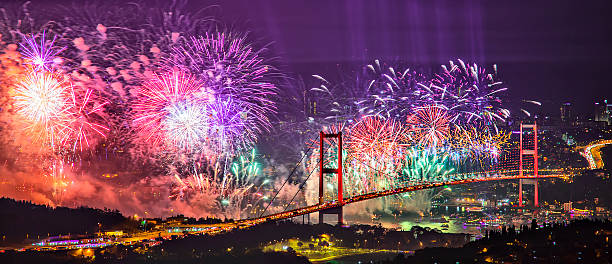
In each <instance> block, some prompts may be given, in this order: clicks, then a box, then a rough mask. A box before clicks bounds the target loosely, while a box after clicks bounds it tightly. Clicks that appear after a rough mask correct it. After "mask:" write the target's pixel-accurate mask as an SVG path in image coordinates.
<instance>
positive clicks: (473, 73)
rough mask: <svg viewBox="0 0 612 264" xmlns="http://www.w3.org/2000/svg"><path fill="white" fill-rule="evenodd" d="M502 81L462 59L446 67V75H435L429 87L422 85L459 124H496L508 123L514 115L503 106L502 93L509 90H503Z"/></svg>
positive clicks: (444, 70) (443, 66)
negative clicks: (480, 122) (498, 121)
mask: <svg viewBox="0 0 612 264" xmlns="http://www.w3.org/2000/svg"><path fill="white" fill-rule="evenodd" d="M501 84H502V82H500V81H497V80H496V76H495V74H493V73H487V72H486V70H485V68H483V67H480V66H478V65H477V64H473V65H468V66H466V64H465V63H464V62H463V61H462V60H459V65H457V64H455V63H454V62H453V61H451V62H450V64H449V65H448V66H446V65H442V72H441V73H438V74H436V75H435V77H434V78H433V79H432V80H431V82H430V84H429V85H428V86H426V85H424V84H421V86H422V87H423V88H424V89H426V90H428V91H429V92H430V95H428V97H429V98H430V99H431V100H432V101H433V102H434V103H436V104H437V105H441V106H443V107H445V108H446V109H447V110H448V111H449V112H450V113H451V114H452V115H453V116H454V119H452V121H453V122H455V123H457V122H458V123H471V122H478V121H486V122H493V121H494V120H501V121H503V120H505V118H507V117H508V116H509V115H510V112H509V111H508V110H507V109H505V108H503V107H502V101H501V98H500V94H501V93H502V92H504V91H506V90H507V88H503V87H502V88H499V87H500V85H501Z"/></svg>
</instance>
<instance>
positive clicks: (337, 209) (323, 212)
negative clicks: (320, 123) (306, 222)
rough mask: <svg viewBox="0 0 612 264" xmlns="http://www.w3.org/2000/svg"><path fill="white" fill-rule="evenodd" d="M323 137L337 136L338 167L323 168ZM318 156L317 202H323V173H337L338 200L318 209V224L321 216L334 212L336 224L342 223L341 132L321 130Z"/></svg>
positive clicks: (321, 220)
mask: <svg viewBox="0 0 612 264" xmlns="http://www.w3.org/2000/svg"><path fill="white" fill-rule="evenodd" d="M325 138H337V139H338V152H337V153H338V167H337V168H325V166H324V164H323V159H324V156H325V148H324V144H325ZM319 158H320V162H319V166H320V167H319V204H320V205H321V204H323V195H324V188H323V174H326V173H335V174H337V175H338V177H337V179H338V202H337V204H338V205H339V206H337V207H333V208H329V209H326V210H321V211H319V224H322V223H323V222H324V221H323V216H324V215H326V214H335V215H337V216H338V224H342V223H343V222H344V221H343V216H342V205H343V204H344V201H343V197H342V132H338V133H337V134H326V133H323V131H321V133H320V144H319Z"/></svg>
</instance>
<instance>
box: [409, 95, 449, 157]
mask: <svg viewBox="0 0 612 264" xmlns="http://www.w3.org/2000/svg"><path fill="white" fill-rule="evenodd" d="M407 124H408V126H410V130H411V132H412V133H413V135H414V136H415V138H416V141H418V142H419V144H421V145H423V146H427V147H438V146H441V145H443V144H444V141H445V140H446V139H447V138H448V136H449V124H450V118H449V115H448V113H447V111H446V110H444V109H442V108H441V107H439V106H435V105H430V106H426V107H423V108H419V109H417V110H416V111H415V113H414V114H412V115H410V116H408V120H407Z"/></svg>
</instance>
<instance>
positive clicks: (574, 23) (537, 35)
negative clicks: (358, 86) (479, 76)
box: [202, 0, 612, 112]
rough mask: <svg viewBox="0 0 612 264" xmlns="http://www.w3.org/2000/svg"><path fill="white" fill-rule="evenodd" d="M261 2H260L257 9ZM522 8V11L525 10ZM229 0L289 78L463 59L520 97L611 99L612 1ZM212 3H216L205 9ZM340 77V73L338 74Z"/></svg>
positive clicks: (552, 103)
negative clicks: (494, 71)
mask: <svg viewBox="0 0 612 264" xmlns="http://www.w3.org/2000/svg"><path fill="white" fill-rule="evenodd" d="M255 2H256V3H255ZM519 2H520V3H519ZM527 2H528V3H526V2H525V1H456V0H452V1H439V0H438V1H361V0H345V1H312V0H311V1H286V0H277V1H276V0H275V1H248V0H244V1H235V0H232V1H227V0H224V1H220V2H218V5H219V14H220V16H221V20H222V21H223V22H225V23H228V21H232V23H234V24H235V25H239V26H241V25H242V26H244V25H246V27H247V28H249V29H250V30H251V31H253V32H254V33H255V34H257V35H258V36H260V37H261V38H262V39H264V40H269V41H271V42H273V46H272V47H273V49H274V50H275V52H276V53H277V55H278V56H279V60H280V61H281V62H282V64H283V65H285V66H286V70H288V71H290V72H293V73H294V74H300V75H303V76H304V77H305V78H307V77H308V76H309V75H310V74H315V73H316V74H325V73H326V72H329V71H334V69H333V65H335V64H337V63H346V62H370V61H371V60H373V59H376V58H379V59H382V60H388V61H389V60H390V61H406V62H409V63H411V64H414V65H415V66H424V65H426V67H429V68H434V69H436V70H437V68H438V67H439V66H438V65H440V64H442V63H447V62H448V60H451V59H457V58H461V59H464V60H465V61H475V62H478V63H484V64H487V65H490V64H492V63H496V64H498V67H499V71H500V77H501V78H502V80H504V82H505V83H506V85H507V86H508V87H509V88H511V92H510V97H511V98H514V99H518V98H525V99H537V100H541V101H542V102H543V103H545V106H547V108H548V109H551V110H554V109H558V104H559V103H560V102H561V101H571V102H574V103H575V104H577V105H578V106H579V108H580V109H581V110H582V111H585V112H586V111H587V110H590V108H591V107H590V106H591V105H592V104H593V103H594V102H595V100H601V99H605V98H612V87H611V85H610V84H609V82H608V76H609V75H610V73H609V70H608V68H609V65H610V63H611V60H610V59H611V55H612V52H611V51H610V47H611V45H610V37H609V36H610V33H612V26H611V23H610V21H611V19H612V18H611V17H612V16H610V14H612V12H611V11H612V8H611V7H612V1H527ZM202 3H203V4H204V3H210V2H207V1H205V2H202ZM335 70H336V71H337V69H335Z"/></svg>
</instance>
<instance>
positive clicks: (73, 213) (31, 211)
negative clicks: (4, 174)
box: [0, 198, 127, 245]
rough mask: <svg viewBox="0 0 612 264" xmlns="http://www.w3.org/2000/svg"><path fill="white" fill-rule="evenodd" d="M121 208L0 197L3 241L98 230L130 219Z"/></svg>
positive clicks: (19, 240) (0, 234)
mask: <svg viewBox="0 0 612 264" xmlns="http://www.w3.org/2000/svg"><path fill="white" fill-rule="evenodd" d="M126 220H127V219H126V218H125V217H124V216H123V215H121V213H119V211H117V210H115V211H111V210H108V209H106V210H101V209H93V208H88V207H79V208H74V209H73V208H67V207H55V208H54V207H49V206H46V205H37V204H33V203H31V202H28V201H16V200H13V199H10V198H0V238H2V240H1V241H0V245H2V244H7V243H15V242H22V241H24V240H25V239H26V237H29V238H30V239H37V238H38V237H39V236H40V238H41V239H42V238H45V237H47V236H48V235H50V236H57V235H60V234H61V235H66V234H68V233H71V234H86V233H89V234H91V233H95V232H97V231H98V229H99V228H101V229H107V228H111V227H113V226H116V225H118V224H122V223H124V222H126Z"/></svg>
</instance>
